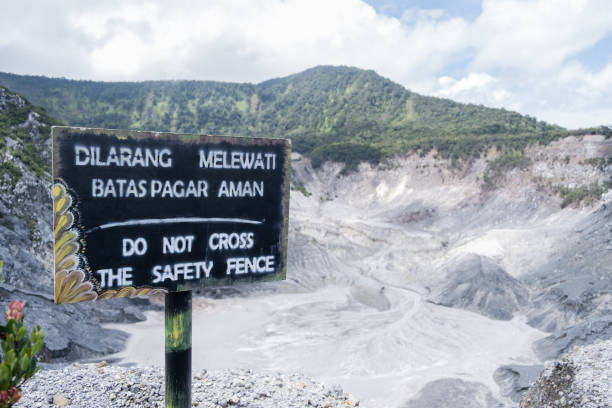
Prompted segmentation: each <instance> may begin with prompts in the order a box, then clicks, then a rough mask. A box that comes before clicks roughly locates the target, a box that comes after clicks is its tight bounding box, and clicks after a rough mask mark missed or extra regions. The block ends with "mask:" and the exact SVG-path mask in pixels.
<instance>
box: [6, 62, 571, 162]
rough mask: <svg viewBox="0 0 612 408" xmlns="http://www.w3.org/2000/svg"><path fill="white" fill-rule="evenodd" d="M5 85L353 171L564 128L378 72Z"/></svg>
mask: <svg viewBox="0 0 612 408" xmlns="http://www.w3.org/2000/svg"><path fill="white" fill-rule="evenodd" d="M0 84H3V85H5V86H7V87H9V88H10V89H12V90H14V91H16V92H19V93H21V94H23V95H25V96H26V97H27V98H28V99H30V100H31V101H32V102H33V103H34V104H37V105H41V106H44V107H45V108H46V109H47V110H48V111H49V112H50V113H51V114H53V115H54V116H55V117H57V118H59V119H61V120H63V121H65V122H66V123H68V124H70V125H74V126H90V127H107V128H126V129H141V130H142V129H147V130H159V131H176V132H194V133H208V134H221V135H224V134H232V135H241V136H259V137H287V138H291V139H292V141H293V146H294V150H296V151H298V152H300V153H304V154H306V155H308V156H310V157H312V158H313V159H314V164H315V166H316V165H318V164H319V163H321V162H322V161H325V160H327V159H331V160H336V161H341V162H345V163H347V164H349V165H350V166H352V167H354V166H355V164H356V163H358V162H359V161H360V160H367V161H371V162H377V161H380V160H381V159H383V158H386V157H389V156H392V155H393V154H396V153H398V152H405V151H408V150H415V151H419V150H420V151H428V150H430V149H431V148H432V147H436V148H437V150H438V151H439V152H440V153H441V154H442V155H443V156H445V157H455V158H459V157H466V156H473V155H478V154H479V153H480V152H482V151H483V150H484V149H485V148H486V147H488V146H490V145H493V144H497V145H507V146H511V147H521V148H522V147H524V146H525V145H526V144H528V143H533V142H535V141H541V142H542V141H549V140H552V139H556V138H558V137H561V136H565V135H567V131H565V130H564V129H562V128H560V127H557V126H553V125H550V124H547V123H545V122H541V121H537V120H536V119H535V118H532V117H529V116H524V115H521V114H518V113H516V112H510V111H507V110H504V109H492V108H486V107H484V106H481V105H471V104H461V103H457V102H453V101H451V100H447V99H440V98H434V97H427V96H421V95H419V94H417V93H414V92H411V91H409V90H407V89H405V88H404V87H402V86H401V85H399V84H396V83H394V82H392V81H390V80H388V79H386V78H383V77H381V76H379V75H378V74H376V73H375V72H374V71H366V70H361V69H357V68H350V67H332V66H320V67H315V68H312V69H309V70H306V71H304V72H301V73H298V74H295V75H290V76H287V77H284V78H278V79H272V80H269V81H265V82H262V83H259V84H238V83H223V82H212V81H145V82H94V81H73V80H67V79H57V78H46V77H37V76H21V75H14V74H7V73H0Z"/></svg>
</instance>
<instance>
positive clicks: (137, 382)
mask: <svg viewBox="0 0 612 408" xmlns="http://www.w3.org/2000/svg"><path fill="white" fill-rule="evenodd" d="M163 388H164V370H163V368H159V367H144V368H127V367H120V366H112V365H106V363H104V362H102V363H98V364H78V363H75V365H70V366H66V367H64V368H62V369H46V370H43V371H41V372H39V373H38V374H36V375H35V376H34V377H33V378H32V379H30V380H29V381H28V382H27V383H26V385H25V386H24V387H23V397H22V398H21V400H20V401H19V403H18V404H17V405H16V407H52V406H69V407H87V408H98V407H146V408H149V407H163V406H164V389H163ZM192 401H193V403H192V405H193V406H197V407H215V408H217V407H249V408H268V407H270V408H271V407H275V408H276V407H287V408H292V407H320V408H323V407H327V408H332V407H345V408H346V407H351V406H359V405H360V404H359V401H357V400H355V399H354V398H353V397H352V396H351V395H349V394H348V393H345V392H344V391H343V390H342V388H340V387H339V386H335V387H332V388H328V387H325V386H323V385H322V384H320V383H318V382H315V381H313V380H311V379H308V378H305V377H304V376H302V375H297V374H293V375H285V374H280V373H277V374H269V373H254V372H252V371H251V370H227V371H220V372H207V371H206V370H202V371H195V372H194V373H193V383H192Z"/></svg>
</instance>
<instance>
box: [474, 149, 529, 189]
mask: <svg viewBox="0 0 612 408" xmlns="http://www.w3.org/2000/svg"><path fill="white" fill-rule="evenodd" d="M530 163H531V160H529V158H528V157H526V156H525V155H524V153H523V152H522V151H520V150H513V151H507V150H505V151H504V152H503V153H502V154H501V155H500V156H499V157H497V158H496V159H494V160H491V161H489V162H487V168H486V169H485V172H484V175H483V181H484V183H483V188H484V189H488V190H491V189H494V188H495V187H497V184H498V182H499V180H501V179H502V177H503V176H504V175H505V173H506V172H508V171H510V170H512V169H514V168H519V169H522V170H524V169H526V168H527V167H529V164H530Z"/></svg>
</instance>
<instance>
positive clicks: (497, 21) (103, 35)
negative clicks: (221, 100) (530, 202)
mask: <svg viewBox="0 0 612 408" xmlns="http://www.w3.org/2000/svg"><path fill="white" fill-rule="evenodd" d="M1 4H2V5H1V8H0V10H1V12H0V71H2V72H12V73H17V74H33V75H45V76H52V77H65V78H71V79H91V80H104V81H141V80H150V79H199V80H218V81H231V82H253V83H257V82H261V81H264V80H267V79H270V78H276V77H282V76H286V75H290V74H293V73H297V72H300V71H303V70H305V69H307V68H310V67H313V66H316V65H348V66H355V67H359V68H363V69H373V70H375V71H376V72H377V73H379V74H380V75H382V76H384V77H387V78H389V79H391V80H393V81H395V82H397V83H400V84H402V85H403V86H405V87H406V88H408V89H410V90H412V91H415V92H418V93H421V94H424V95H432V96H439V97H444V98H450V99H453V100H456V101H460V102H469V103H477V104H483V105H486V106H491V107H504V108H506V109H509V110H514V111H518V112H521V113H523V114H528V115H530V116H535V117H537V118H538V119H541V120H545V121H548V122H551V123H555V124H559V125H562V126H565V127H569V128H578V127H588V126H597V125H612V4H611V3H610V1H609V0H482V1H480V0H413V1H409V0H202V1H196V0H173V1H163V0H151V1H144V0H108V1H107V0H98V1H95V2H94V1H91V2H89V1H88V2H83V1H78V0H63V1H42V0H41V1H30V0H20V1H9V0H5V1H3V2H2V3H1Z"/></svg>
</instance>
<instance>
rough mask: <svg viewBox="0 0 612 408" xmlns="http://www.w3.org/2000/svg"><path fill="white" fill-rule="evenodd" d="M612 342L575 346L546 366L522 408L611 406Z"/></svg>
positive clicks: (524, 396) (527, 394) (523, 398)
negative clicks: (559, 358)
mask: <svg viewBox="0 0 612 408" xmlns="http://www.w3.org/2000/svg"><path fill="white" fill-rule="evenodd" d="M611 378H612V340H606V341H600V342H596V343H593V344H590V345H588V346H584V347H576V348H575V349H573V350H572V351H571V352H569V353H568V354H567V355H565V356H564V357H563V358H562V359H561V360H559V361H551V362H550V363H548V364H546V367H545V368H544V371H543V372H542V375H541V376H540V378H539V379H538V380H537V381H536V382H535V384H534V385H533V386H532V387H531V388H530V389H529V391H527V392H526V393H525V395H523V397H522V398H521V403H520V407H521V408H541V407H549V406H550V407H563V408H570V407H571V408H574V407H576V408H577V407H580V408H602V407H609V406H612V381H610V379H611Z"/></svg>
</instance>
